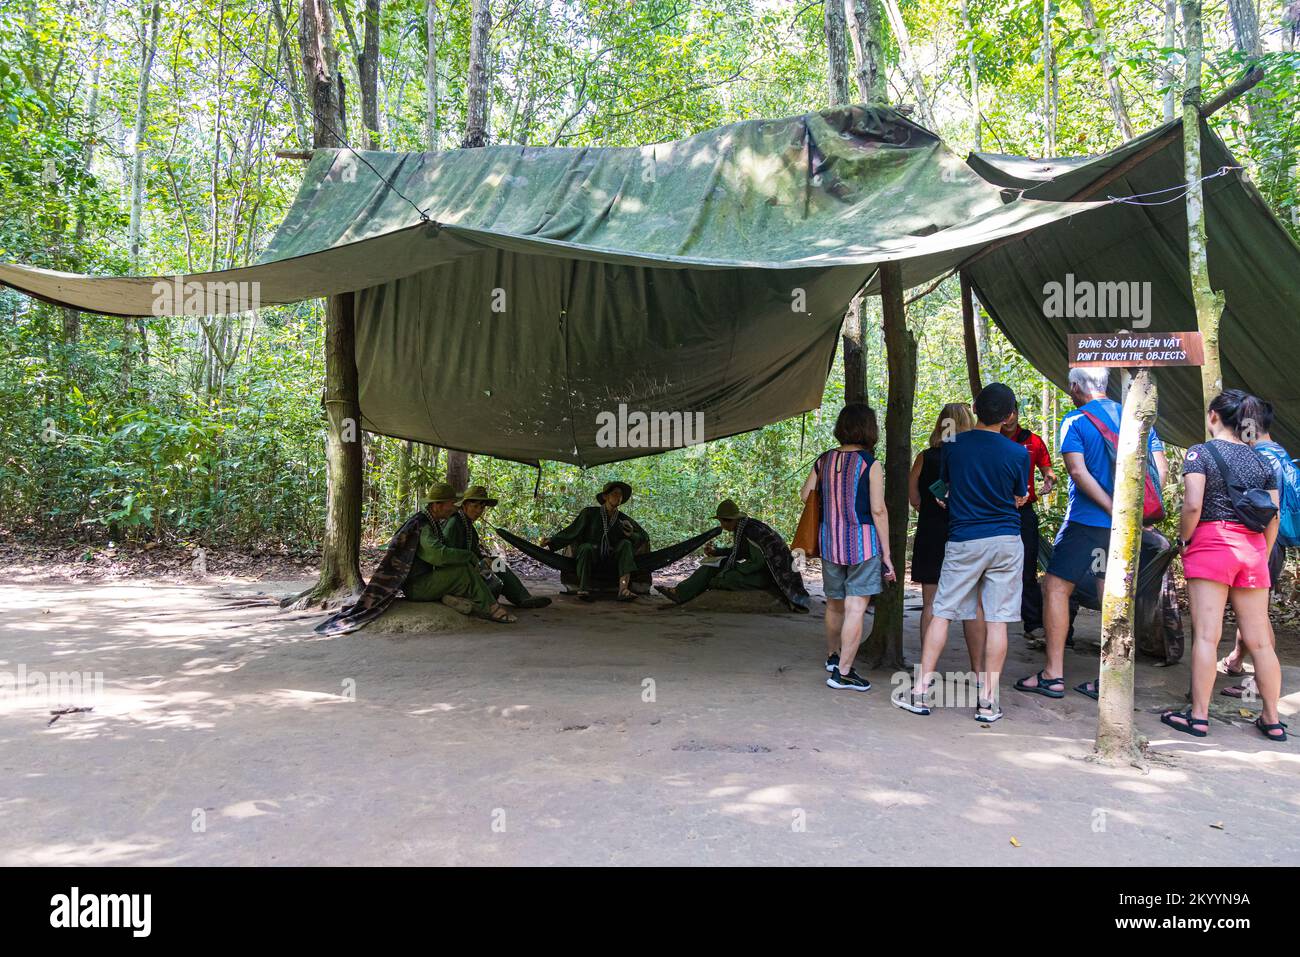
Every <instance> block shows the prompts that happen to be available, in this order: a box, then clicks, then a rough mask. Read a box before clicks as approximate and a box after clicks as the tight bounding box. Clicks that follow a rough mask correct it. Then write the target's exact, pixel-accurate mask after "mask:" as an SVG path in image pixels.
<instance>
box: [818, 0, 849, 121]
mask: <svg viewBox="0 0 1300 957" xmlns="http://www.w3.org/2000/svg"><path fill="white" fill-rule="evenodd" d="M822 23H823V28H824V33H825V36H826V83H827V85H826V90H827V97H828V102H829V105H830V106H843V105H844V104H845V103H848V102H849V62H848V49H847V47H846V46H845V40H844V0H822Z"/></svg>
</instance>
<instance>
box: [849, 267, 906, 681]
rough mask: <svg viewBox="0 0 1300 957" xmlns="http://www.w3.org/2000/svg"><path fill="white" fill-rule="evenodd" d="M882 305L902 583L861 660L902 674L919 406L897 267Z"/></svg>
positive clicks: (889, 498) (891, 506) (889, 462)
mask: <svg viewBox="0 0 1300 957" xmlns="http://www.w3.org/2000/svg"><path fill="white" fill-rule="evenodd" d="M880 301H881V307H882V309H883V311H884V317H885V322H884V326H885V356H886V362H887V364H888V366H889V397H888V403H889V405H888V408H887V410H886V413H885V463H884V473H885V508H886V509H887V511H888V512H889V553H890V557H891V558H893V560H894V570H895V571H896V572H897V573H898V581H897V582H895V583H894V584H892V585H886V586H885V590H884V591H882V592H881V593H880V595H879V596H878V597H877V600H876V602H875V605H876V615H875V623H874V624H873V625H872V628H871V634H870V635H869V636H868V637H867V639H866V641H864V642H863V643H862V658H863V661H865V662H866V666H867V668H869V669H874V668H892V669H901V668H903V667H904V664H903V573H904V568H905V565H906V563H905V561H904V559H905V558H906V556H907V518H908V501H907V477H908V472H909V471H910V469H911V466H912V406H913V403H914V402H915V400H916V339H915V337H914V336H913V335H912V333H911V331H910V330H909V329H908V328H907V315H906V311H905V309H904V306H903V275H902V268H901V267H900V266H899V265H898V263H884V264H883V265H882V266H881V267H880Z"/></svg>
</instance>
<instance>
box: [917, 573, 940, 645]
mask: <svg viewBox="0 0 1300 957" xmlns="http://www.w3.org/2000/svg"><path fill="white" fill-rule="evenodd" d="M938 590H939V586H938V585H922V586H921V630H920V631H918V632H917V633H916V634H917V636H918V637H919V638H920V639H921V641H923V642H924V641H925V633H926V632H927V631H928V630H929V628H930V619H931V618H933V617H934V593H935V592H937V591H938Z"/></svg>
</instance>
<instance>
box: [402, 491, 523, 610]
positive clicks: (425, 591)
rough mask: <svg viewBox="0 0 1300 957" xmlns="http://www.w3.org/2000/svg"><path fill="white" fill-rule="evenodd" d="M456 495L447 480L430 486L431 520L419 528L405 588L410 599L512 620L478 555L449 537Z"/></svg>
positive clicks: (403, 586) (428, 506)
mask: <svg viewBox="0 0 1300 957" xmlns="http://www.w3.org/2000/svg"><path fill="white" fill-rule="evenodd" d="M456 498H457V496H456V492H455V490H454V489H452V487H451V486H450V485H448V484H447V483H445V482H438V483H436V484H435V485H434V486H433V488H432V489H431V490H430V492H429V503H428V504H427V505H426V506H425V511H426V512H427V513H428V516H429V518H430V519H431V520H432V521H431V522H430V523H429V524H428V525H426V526H425V527H424V528H421V529H420V544H419V546H418V548H417V550H416V557H415V561H414V562H413V563H412V565H411V572H410V574H409V575H408V576H407V578H406V581H405V583H404V584H403V585H402V592H403V593H404V594H405V595H406V597H407V598H408V599H410V600H411V601H441V602H442V603H443V604H444V605H447V606H448V607H450V608H454V609H456V610H457V611H459V612H461V613H462V614H466V615H468V614H470V613H471V612H477V613H478V614H480V615H482V616H483V617H485V618H488V619H490V620H491V621H497V622H502V623H508V622H513V621H515V620H516V619H515V616H514V615H512V614H510V613H509V612H507V611H506V610H505V609H504V608H502V607H501V606H500V605H499V604H497V600H496V598H495V597H494V596H493V595H492V592H491V590H490V589H489V588H488V585H487V582H486V581H484V579H483V576H482V575H480V574H479V570H478V568H479V557H478V556H477V555H475V553H474V552H472V551H471V550H469V549H468V548H458V547H456V546H454V545H453V544H452V543H451V541H450V540H449V537H448V532H449V530H450V527H451V525H452V524H453V519H454V516H455V515H456ZM457 524H458V523H457Z"/></svg>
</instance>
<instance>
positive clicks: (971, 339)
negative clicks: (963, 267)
mask: <svg viewBox="0 0 1300 957" xmlns="http://www.w3.org/2000/svg"><path fill="white" fill-rule="evenodd" d="M961 329H962V341H963V343H964V344H965V347H966V378H967V380H968V381H969V382H970V398H971V401H972V402H974V401H975V397H976V396H978V395H979V394H980V389H982V388H984V384H983V381H982V380H981V379H980V346H979V341H978V340H977V339H976V336H975V290H973V289H972V288H971V284H970V278H969V277H968V276H967V275H966V274H965V273H962V274H961Z"/></svg>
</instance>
